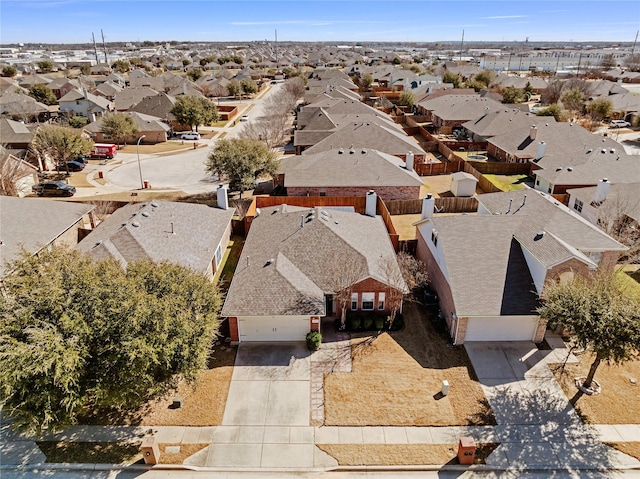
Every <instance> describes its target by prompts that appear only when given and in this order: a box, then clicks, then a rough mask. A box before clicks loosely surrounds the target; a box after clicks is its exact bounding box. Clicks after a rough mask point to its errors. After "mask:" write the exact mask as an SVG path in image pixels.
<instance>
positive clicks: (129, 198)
mask: <svg viewBox="0 0 640 479" xmlns="http://www.w3.org/2000/svg"><path fill="white" fill-rule="evenodd" d="M135 193H136V194H135V195H132V194H131V192H130V191H122V192H119V193H108V194H105V195H93V196H74V197H72V198H65V200H66V201H126V202H132V203H141V202H144V201H151V200H167V201H178V200H180V199H182V198H184V197H185V196H187V194H186V193H185V192H184V191H182V190H172V191H167V190H160V191H158V190H153V189H148V190H138V191H136V192H135Z"/></svg>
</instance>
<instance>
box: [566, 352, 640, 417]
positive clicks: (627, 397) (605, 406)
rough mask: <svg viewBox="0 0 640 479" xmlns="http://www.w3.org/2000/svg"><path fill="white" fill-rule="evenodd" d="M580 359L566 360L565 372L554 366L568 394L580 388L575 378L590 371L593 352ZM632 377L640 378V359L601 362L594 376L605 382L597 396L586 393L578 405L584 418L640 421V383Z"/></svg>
mask: <svg viewBox="0 0 640 479" xmlns="http://www.w3.org/2000/svg"><path fill="white" fill-rule="evenodd" d="M579 359H580V362H579V363H578V364H567V365H566V366H565V370H564V374H563V373H562V372H561V370H559V369H557V368H554V369H555V370H554V374H555V376H556V379H557V380H558V382H559V383H560V385H561V386H562V389H563V390H564V392H565V394H566V395H567V397H568V398H571V397H573V395H574V394H575V393H576V392H577V389H576V387H575V385H574V383H573V380H574V378H576V377H579V376H586V375H587V372H588V371H589V366H590V365H591V362H592V361H593V356H592V354H591V353H585V354H582V355H581V356H579ZM631 378H635V379H636V380H640V359H636V360H635V361H629V362H627V363H625V364H622V365H620V366H615V365H607V364H605V363H602V364H600V367H599V368H598V370H597V371H596V376H595V379H596V381H598V382H599V383H600V385H601V386H602V392H601V393H600V394H599V395H597V396H587V395H584V396H582V397H581V398H580V400H579V401H578V403H577V405H576V409H577V410H578V411H579V413H580V415H581V416H582V417H583V419H584V420H585V422H588V423H590V424H640V400H639V398H640V385H639V384H635V385H634V384H632V383H631V381H630V379H631Z"/></svg>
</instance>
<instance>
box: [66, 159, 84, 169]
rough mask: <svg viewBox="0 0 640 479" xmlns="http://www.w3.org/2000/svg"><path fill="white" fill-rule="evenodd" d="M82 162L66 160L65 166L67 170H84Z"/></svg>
mask: <svg viewBox="0 0 640 479" xmlns="http://www.w3.org/2000/svg"><path fill="white" fill-rule="evenodd" d="M84 166H85V164H84V162H82V161H77V160H74V161H67V168H68V169H69V171H82V170H84Z"/></svg>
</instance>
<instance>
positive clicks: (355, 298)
mask: <svg viewBox="0 0 640 479" xmlns="http://www.w3.org/2000/svg"><path fill="white" fill-rule="evenodd" d="M356 309H358V293H353V294H352V295H351V311H355V310H356Z"/></svg>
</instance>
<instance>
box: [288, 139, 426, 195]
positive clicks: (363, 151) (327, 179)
mask: <svg viewBox="0 0 640 479" xmlns="http://www.w3.org/2000/svg"><path fill="white" fill-rule="evenodd" d="M412 161H413V160H410V162H412ZM280 165H281V169H282V171H283V172H284V174H283V176H284V178H283V179H281V180H280V181H282V182H283V184H284V186H285V187H286V189H287V196H366V195H367V193H368V192H369V191H370V190H375V192H376V193H377V194H378V196H380V197H381V198H383V199H385V200H414V199H419V198H420V188H421V187H422V186H423V182H422V180H421V179H420V177H419V176H418V174H417V173H416V172H415V171H414V170H413V168H412V166H411V167H410V166H409V165H408V164H407V165H406V166H405V162H404V161H402V160H401V159H399V158H398V157H396V156H392V155H389V154H387V153H382V152H379V151H376V150H372V149H367V148H360V149H355V148H353V149H347V148H345V149H342V148H341V149H337V150H336V149H334V150H329V151H324V152H321V153H316V154H314V155H311V154H305V155H296V156H292V157H289V158H283V159H282V161H281V163H280Z"/></svg>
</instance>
